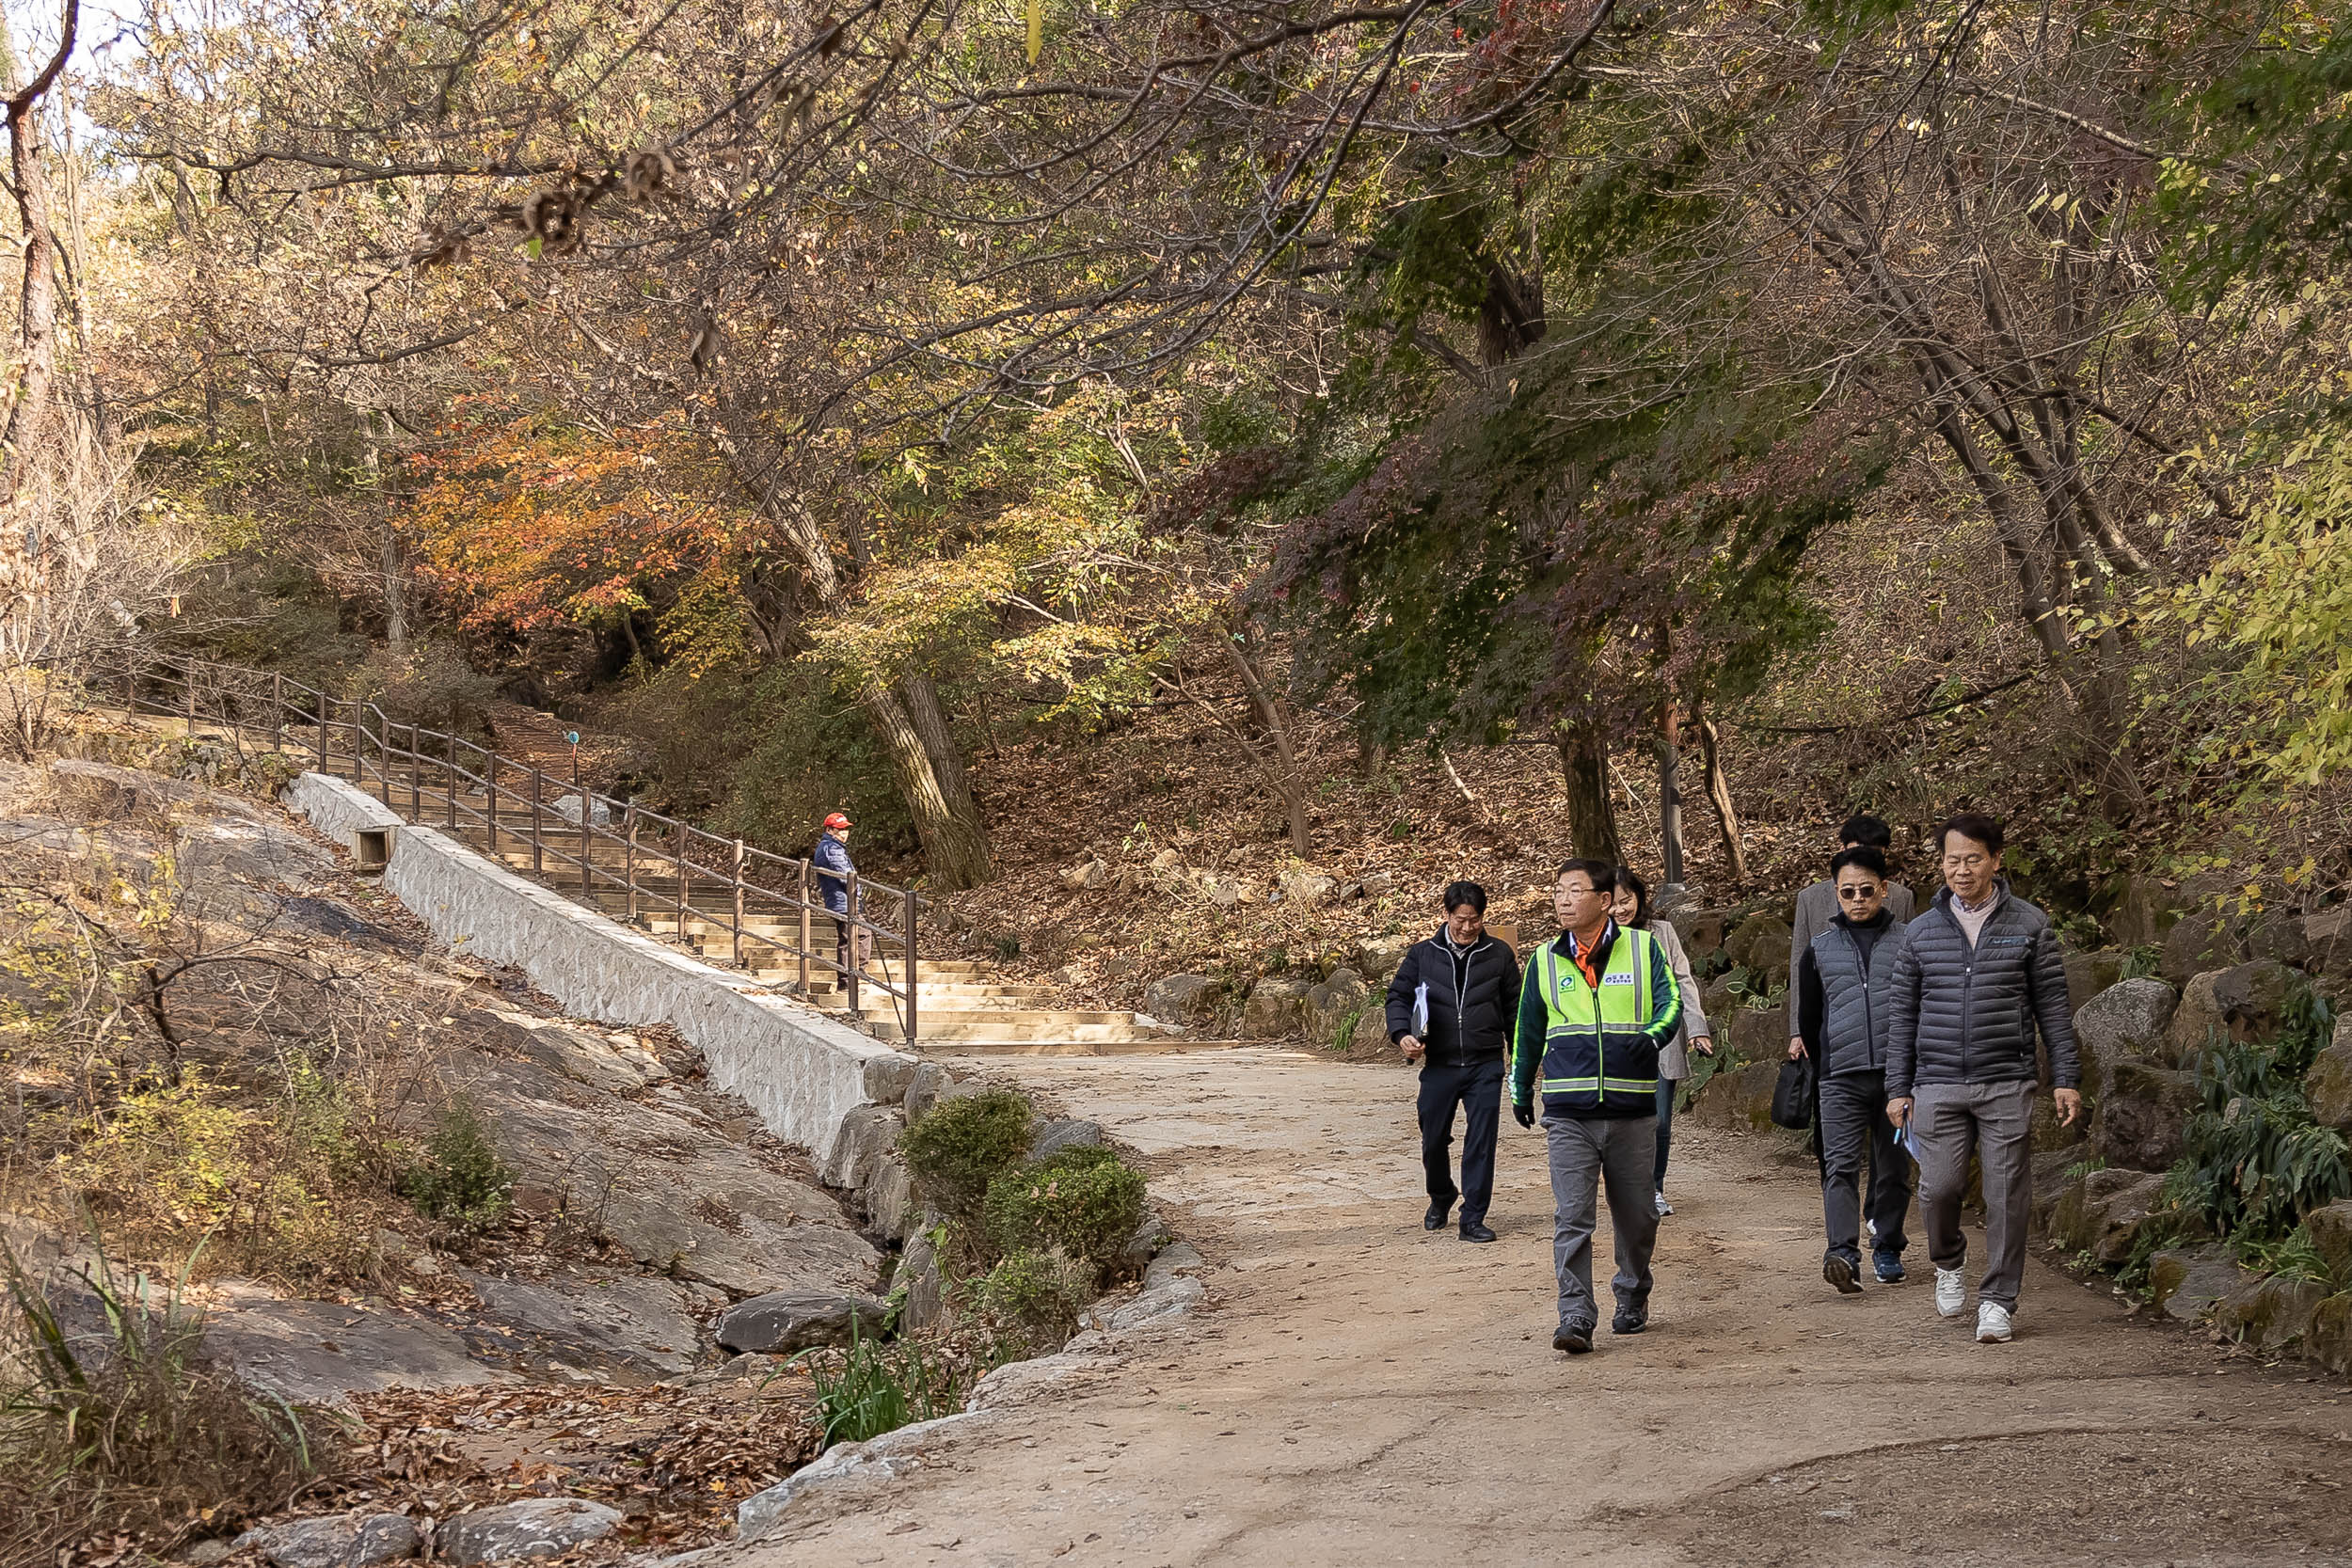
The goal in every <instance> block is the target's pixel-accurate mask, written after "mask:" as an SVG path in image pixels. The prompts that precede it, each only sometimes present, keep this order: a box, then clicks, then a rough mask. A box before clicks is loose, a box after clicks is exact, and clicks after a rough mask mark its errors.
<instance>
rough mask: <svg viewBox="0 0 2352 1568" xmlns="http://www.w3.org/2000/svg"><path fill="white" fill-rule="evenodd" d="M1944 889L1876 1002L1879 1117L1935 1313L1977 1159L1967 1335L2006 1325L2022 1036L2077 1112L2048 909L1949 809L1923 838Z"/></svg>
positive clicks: (1997, 850)
mask: <svg viewBox="0 0 2352 1568" xmlns="http://www.w3.org/2000/svg"><path fill="white" fill-rule="evenodd" d="M1936 842H1937V847H1938V851H1939V853H1940V854H1941V856H1942V859H1943V872H1944V891H1943V892H1941V893H1939V894H1937V895H1935V902H1934V904H1933V905H1932V906H1931V908H1930V909H1929V910H1928V912H1927V913H1925V914H1923V915H1921V916H1920V917H1919V918H1918V919H1916V920H1915V921H1913V922H1912V923H1911V924H1910V926H1909V927H1906V928H1905V931H1904V942H1903V946H1902V951H1901V952H1900V953H1899V954H1898V955H1897V959H1896V964H1895V974H1894V978H1893V982H1892V990H1893V995H1892V996H1891V997H1890V998H1889V1002H1890V1006H1889V1007H1888V1028H1887V1040H1886V1115H1887V1117H1888V1119H1889V1120H1891V1121H1893V1122H1894V1123H1895V1125H1897V1126H1898V1127H1902V1126H1906V1125H1908V1127H1909V1128H1910V1131H1911V1138H1912V1152H1913V1155H1914V1157H1915V1158H1916V1159H1917V1160H1918V1162H1919V1217H1920V1219H1921V1221H1922V1222H1923V1223H1924V1225H1925V1227H1926V1229H1927V1233H1928V1257H1929V1259H1930V1260H1931V1261H1932V1262H1933V1263H1934V1264H1935V1309H1936V1311H1937V1312H1939V1313H1941V1314H1942V1315H1943V1316H1945V1317H1947V1318H1956V1317H1958V1316H1960V1313H1961V1309H1962V1308H1963V1307H1964V1306H1966V1304H1967V1294H1968V1292H1967V1284H1966V1281H1965V1280H1963V1278H1962V1276H1961V1272H1960V1271H1961V1265H1962V1264H1963V1263H1964V1262H1966V1261H1967V1257H1968V1243H1967V1240H1966V1238H1965V1237H1963V1235H1962V1234H1961V1231H1960V1199H1961V1194H1962V1192H1963V1190H1964V1189H1965V1188H1966V1186H1967V1184H1968V1156H1969V1154H1970V1153H1971V1152H1972V1151H1973V1152H1975V1153H1977V1154H1979V1156H1981V1158H1982V1160H1983V1164H1984V1214H1985V1220H1984V1241H1985V1250H1986V1251H1987V1252H1988V1253H1989V1254H1990V1255H1991V1256H1990V1257H1988V1258H1987V1259H1986V1260H1985V1268H1984V1277H1983V1278H1982V1280H1980V1281H1979V1284H1978V1286H1977V1339H1978V1341H1979V1343H1981V1344H1988V1345H1991V1344H1999V1343H2002V1342H2004V1341H2006V1340H2007V1339H2008V1338H2010V1332H2011V1328H2010V1315H2011V1314H2012V1313H2014V1312H2015V1311H2016V1310H2017V1291H2018V1287H2019V1285H2020V1284H2021V1283H2023V1281H2024V1278H2025V1270H2026V1222H2027V1218H2028V1216H2029V1214H2030V1212H2031V1210H2032V1207H2033V1169H2032V1164H2031V1160H2032V1151H2033V1146H2032V1141H2031V1138H2032V1123H2033V1095H2034V1086H2035V1082H2036V1080H2037V1078H2038V1077H2039V1076H2040V1069H2039V1067H2038V1065H2037V1063H2036V1060H2035V1053H2034V1032H2035V1030H2036V1028H2037V1027H2039V1029H2040V1030H2041V1035H2042V1042H2043V1043H2044V1044H2046V1045H2047V1046H2048V1047H2049V1048H2050V1076H2051V1080H2052V1083H2053V1084H2054V1085H2055V1088H2054V1091H2053V1092H2054V1094H2055V1096H2056V1099H2057V1101H2058V1119H2059V1120H2060V1121H2061V1122H2066V1123H2072V1122H2073V1121H2074V1119H2075V1118H2076V1117H2079V1116H2081V1115H2082V1108H2083V1101H2082V1095H2081V1093H2080V1092H2079V1090H2078V1087H2077V1085H2080V1084H2081V1082H2082V1072H2081V1069H2080V1068H2079V1067H2078V1066H2077V1064H2076V1061H2075V1053H2074V1021H2073V1019H2072V1018H2071V1017H2070V1016H2069V1015H2068V1012H2067V1005H2066V1004H2067V998H2066V968H2065V965H2064V963H2063V962H2062V961H2061V960H2060V958H2059V957H2058V937H2057V935H2056V933H2054V932H2053V931H2052V930H2051V929H2050V921H2049V917H2048V916H2046V915H2044V914H2043V913H2042V911H2040V910H2039V909H2036V908H2035V907H2034V906H2033V905H2031V904H2028V903H2026V901H2025V900H2024V899H2022V898H2017V897H2013V896H2011V895H2010V891H2009V883H2008V882H2007V881H2005V880H2004V879H2002V877H2001V826H2000V824H1999V823H1997V822H1995V821H1994V820H1993V819H1992V818H1991V817H1989V816H1980V815H1979V814H1977V813H1975V812H1963V813H1961V814H1959V815H1957V816H1953V817H1952V818H1951V820H1949V821H1947V822H1946V823H1945V824H1944V826H1943V828H1942V829H1941V830H1939V831H1938V832H1937V834H1936Z"/></svg>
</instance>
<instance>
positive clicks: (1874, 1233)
mask: <svg viewBox="0 0 2352 1568" xmlns="http://www.w3.org/2000/svg"><path fill="white" fill-rule="evenodd" d="M1862 1234H1863V1236H1864V1237H1865V1238H1866V1240H1865V1241H1864V1242H1863V1246H1864V1247H1865V1248H1866V1249H1867V1250H1868V1251H1871V1252H1876V1251H1877V1250H1878V1249H1879V1222H1878V1221H1876V1220H1873V1219H1865V1220H1864V1221H1863V1222H1862Z"/></svg>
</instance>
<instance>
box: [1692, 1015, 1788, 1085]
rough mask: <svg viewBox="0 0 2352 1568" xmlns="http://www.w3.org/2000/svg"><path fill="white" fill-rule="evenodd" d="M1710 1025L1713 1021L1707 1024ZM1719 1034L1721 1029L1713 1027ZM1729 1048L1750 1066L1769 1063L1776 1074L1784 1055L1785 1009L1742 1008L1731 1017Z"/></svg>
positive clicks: (1785, 1038) (1785, 1048) (1785, 1047)
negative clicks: (1749, 1062)
mask: <svg viewBox="0 0 2352 1568" xmlns="http://www.w3.org/2000/svg"><path fill="white" fill-rule="evenodd" d="M1708 1022H1710V1023H1713V1022H1714V1020H1712V1019H1709V1020H1708ZM1716 1027H1717V1028H1718V1029H1719V1030H1720V1029H1721V1028H1722V1027H1723V1025H1721V1024H1716ZM1730 1047H1731V1049H1732V1050H1733V1051H1735V1052H1737V1053H1740V1055H1742V1056H1745V1057H1746V1058H1747V1059H1748V1060H1749V1061H1751V1062H1770V1063H1772V1068H1773V1070H1774V1071H1778V1070H1779V1068H1780V1064H1781V1062H1782V1061H1783V1060H1784V1059H1785V1058H1786V1057H1787V1056H1788V1005H1787V1004H1785V1003H1784V1004H1782V1005H1781V1006H1777V1007H1745V1008H1741V1009H1740V1011H1738V1012H1735V1013H1733V1014H1732V1015H1731V1028H1730Z"/></svg>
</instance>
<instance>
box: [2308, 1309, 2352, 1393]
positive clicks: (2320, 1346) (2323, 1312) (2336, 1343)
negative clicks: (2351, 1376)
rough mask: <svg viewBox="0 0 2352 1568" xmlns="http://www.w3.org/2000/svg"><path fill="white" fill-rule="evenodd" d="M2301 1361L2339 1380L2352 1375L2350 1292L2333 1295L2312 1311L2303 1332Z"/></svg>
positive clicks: (2351, 1310)
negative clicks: (2325, 1370) (2319, 1368)
mask: <svg viewBox="0 0 2352 1568" xmlns="http://www.w3.org/2000/svg"><path fill="white" fill-rule="evenodd" d="M2303 1359H2304V1360H2306V1361H2315V1362H2317V1363H2318V1364H2319V1365H2320V1366H2323V1367H2325V1368H2327V1369H2328V1370H2329V1371H2331V1372H2333V1373H2335V1374H2336V1375H2337V1376H2338V1377H2342V1376H2343V1375H2344V1374H2345V1373H2346V1372H2352V1291H2344V1292H2343V1293H2342V1294H2339V1295H2332V1296H2329V1297H2328V1298H2326V1299H2325V1300H2323V1301H2322V1302H2321V1303H2320V1304H2319V1305H2318V1306H2317V1307H2312V1317H2311V1322H2310V1323H2308V1324H2307V1325H2306V1326H2305V1328H2304V1330H2303Z"/></svg>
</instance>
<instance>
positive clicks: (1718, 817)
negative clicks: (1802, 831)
mask: <svg viewBox="0 0 2352 1568" xmlns="http://www.w3.org/2000/svg"><path fill="white" fill-rule="evenodd" d="M1692 718H1693V719H1695V720H1696V721H1697V722H1698V726H1699V748H1700V750H1701V751H1702V752H1704V753H1705V755H1706V758H1707V799H1708V802H1709V803H1710V804H1712V805H1713V806H1714V808H1715V822H1716V826H1717V828H1718V829H1719V831H1721V832H1722V833H1723V836H1724V859H1725V860H1727V861H1729V862H1730V863H1731V879H1732V881H1733V883H1735V884H1736V885H1737V886H1740V887H1742V888H1744V887H1746V886H1747V885H1748V854H1747V851H1746V850H1745V849H1743V848H1741V847H1740V813H1739V812H1738V811H1737V810H1736V809H1735V808H1734V807H1733V806H1732V803H1731V781H1730V779H1728V778H1726V777H1725V776H1724V752H1723V745H1722V741H1721V737H1719V736H1717V735H1716V733H1715V721H1713V720H1712V719H1709V718H1708V717H1707V715H1706V714H1704V713H1699V712H1696V711H1693V713H1692Z"/></svg>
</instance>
